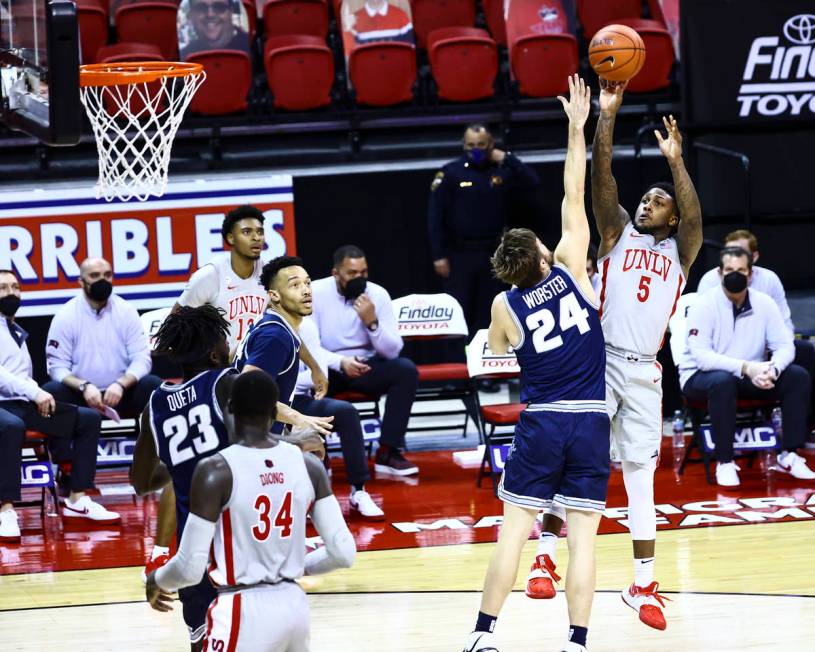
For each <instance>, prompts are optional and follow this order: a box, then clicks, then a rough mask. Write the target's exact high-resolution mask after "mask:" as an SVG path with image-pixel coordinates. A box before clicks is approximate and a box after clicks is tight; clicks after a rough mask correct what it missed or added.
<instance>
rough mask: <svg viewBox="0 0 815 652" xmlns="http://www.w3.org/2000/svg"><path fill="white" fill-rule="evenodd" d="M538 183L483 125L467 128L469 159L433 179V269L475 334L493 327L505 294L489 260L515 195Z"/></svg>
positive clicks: (430, 219)
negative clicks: (493, 313)
mask: <svg viewBox="0 0 815 652" xmlns="http://www.w3.org/2000/svg"><path fill="white" fill-rule="evenodd" d="M538 183H540V180H539V179H538V175H537V174H536V173H535V171H534V170H533V169H532V168H531V167H529V166H528V165H525V164H524V163H522V162H521V161H520V160H519V159H518V158H516V157H515V156H513V155H512V154H510V153H509V152H504V151H501V150H500V149H497V148H496V147H495V139H494V138H493V137H492V134H491V133H490V132H489V131H488V130H487V128H486V127H485V126H484V125H481V124H474V125H470V126H469V127H467V130H466V131H465V132H464V155H463V156H461V157H460V158H458V159H456V160H455V161H452V162H450V163H448V164H447V165H445V166H444V167H443V168H442V169H441V170H440V171H439V172H437V173H436V177H435V178H434V179H433V183H432V185H431V186H430V191H431V192H430V206H429V209H428V231H429V235H430V248H431V252H432V254H433V266H434V267H435V270H436V273H437V274H438V275H439V276H441V277H442V278H443V279H445V283H444V286H445V291H446V292H448V293H450V294H451V295H453V296H454V297H455V298H456V299H457V300H458V302H459V303H460V304H461V307H462V308H463V309H464V316H465V318H466V320H467V326H468V327H469V329H470V332H471V333H474V332H475V331H476V330H478V329H479V328H486V327H487V326H488V325H489V322H490V304H491V303H492V299H493V297H495V295H496V294H497V293H498V292H500V291H501V284H500V283H499V282H498V281H497V280H496V279H495V278H493V275H492V270H491V269H490V256H491V255H492V252H493V250H494V249H495V247H496V245H497V243H498V238H499V236H500V235H501V232H502V231H503V230H504V229H505V228H506V226H507V209H508V204H509V196H510V192H512V191H513V190H518V189H520V188H526V187H531V186H535V185H537V184H538Z"/></svg>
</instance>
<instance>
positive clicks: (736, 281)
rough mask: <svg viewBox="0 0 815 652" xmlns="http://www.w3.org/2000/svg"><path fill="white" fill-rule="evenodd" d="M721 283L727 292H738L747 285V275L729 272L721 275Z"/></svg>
mask: <svg viewBox="0 0 815 652" xmlns="http://www.w3.org/2000/svg"><path fill="white" fill-rule="evenodd" d="M722 284H723V285H724V289H725V290H727V291H728V292H732V293H733V294H738V293H739V292H743V291H744V289H745V288H746V287H747V277H746V276H745V275H744V274H742V273H740V272H730V273H729V274H725V275H724V276H723V277H722Z"/></svg>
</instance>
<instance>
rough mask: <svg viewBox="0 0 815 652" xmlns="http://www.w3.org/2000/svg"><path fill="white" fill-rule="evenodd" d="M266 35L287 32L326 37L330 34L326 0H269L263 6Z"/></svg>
mask: <svg viewBox="0 0 815 652" xmlns="http://www.w3.org/2000/svg"><path fill="white" fill-rule="evenodd" d="M263 26H264V28H265V30H266V37H267V38H269V37H271V36H284V35H286V34H311V35H312V36H319V37H321V38H325V37H326V34H328V3H327V2H326V0H268V2H267V3H266V4H265V5H264V6H263Z"/></svg>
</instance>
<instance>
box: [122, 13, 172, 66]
mask: <svg viewBox="0 0 815 652" xmlns="http://www.w3.org/2000/svg"><path fill="white" fill-rule="evenodd" d="M177 13H178V7H177V6H176V5H175V3H173V2H138V3H135V4H130V5H123V6H121V7H119V9H117V10H116V19H115V22H116V34H117V35H118V39H119V41H133V42H137V43H152V44H154V45H157V46H158V47H159V49H160V50H161V53H162V55H163V56H164V58H165V59H166V60H167V61H177V60H178V35H177V33H176V15H177Z"/></svg>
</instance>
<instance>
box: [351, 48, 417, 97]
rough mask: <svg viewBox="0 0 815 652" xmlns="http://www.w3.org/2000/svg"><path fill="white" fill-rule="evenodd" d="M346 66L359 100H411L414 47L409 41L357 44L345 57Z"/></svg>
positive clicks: (414, 78)
mask: <svg viewBox="0 0 815 652" xmlns="http://www.w3.org/2000/svg"><path fill="white" fill-rule="evenodd" d="M348 70H349V75H350V78H351V83H352V84H353V87H354V89H355V91H356V100H357V102H358V103H359V104H368V105H371V106H392V105H394V104H400V103H401V102H410V101H411V100H413V85H414V83H415V82H416V48H415V47H414V46H413V45H410V44H409V43H397V42H390V43H389V42H382V43H366V44H365V45H358V46H357V47H355V48H354V49H353V50H352V51H351V55H350V56H349V58H348Z"/></svg>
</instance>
